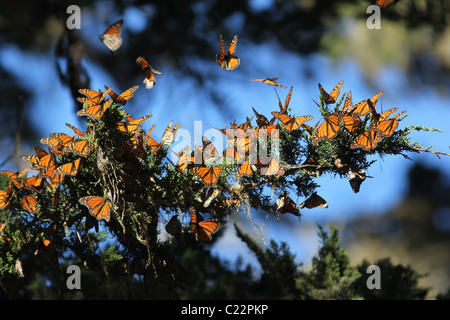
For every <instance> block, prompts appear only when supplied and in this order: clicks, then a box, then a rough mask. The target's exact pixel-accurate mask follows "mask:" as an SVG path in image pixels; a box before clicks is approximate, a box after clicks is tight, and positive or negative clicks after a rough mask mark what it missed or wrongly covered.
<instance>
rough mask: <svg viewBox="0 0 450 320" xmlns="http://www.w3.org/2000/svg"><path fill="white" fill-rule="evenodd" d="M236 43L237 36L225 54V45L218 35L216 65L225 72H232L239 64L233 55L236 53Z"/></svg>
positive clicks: (238, 60)
mask: <svg viewBox="0 0 450 320" xmlns="http://www.w3.org/2000/svg"><path fill="white" fill-rule="evenodd" d="M237 41H238V37H237V35H235V36H234V37H233V40H232V41H231V45H230V48H229V49H228V53H227V54H226V53H225V44H224V43H223V37H222V35H220V52H219V53H218V54H217V55H216V62H217V64H218V65H219V66H220V67H221V68H224V69H226V70H234V69H236V68H237V67H238V66H239V64H240V63H241V61H240V59H239V58H238V57H237V56H235V55H234V52H235V51H236V44H237Z"/></svg>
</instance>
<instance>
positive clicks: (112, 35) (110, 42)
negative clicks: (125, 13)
mask: <svg viewBox="0 0 450 320" xmlns="http://www.w3.org/2000/svg"><path fill="white" fill-rule="evenodd" d="M122 25H123V20H119V21H117V22H115V23H113V24H112V25H110V26H109V27H108V29H106V31H105V32H104V33H103V34H102V35H99V36H98V37H99V38H100V41H101V42H103V43H104V44H105V46H107V47H108V49H109V50H110V51H111V52H114V51H116V50H117V49H119V48H120V46H121V45H122V38H121V36H120V33H121V30H122Z"/></svg>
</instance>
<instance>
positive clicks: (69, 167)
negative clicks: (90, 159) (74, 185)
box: [55, 158, 81, 176]
mask: <svg viewBox="0 0 450 320" xmlns="http://www.w3.org/2000/svg"><path fill="white" fill-rule="evenodd" d="M80 162H81V158H78V159H76V160H75V161H72V162H69V163H65V164H62V165H60V166H59V167H57V168H56V169H55V173H56V174H64V175H69V176H75V175H76V174H77V173H78V168H79V167H80Z"/></svg>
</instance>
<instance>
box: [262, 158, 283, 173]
mask: <svg viewBox="0 0 450 320" xmlns="http://www.w3.org/2000/svg"><path fill="white" fill-rule="evenodd" d="M259 167H260V172H261V175H262V176H273V175H283V174H284V169H283V167H282V166H281V165H280V163H279V162H278V160H277V159H276V158H272V159H271V160H270V162H269V163H268V164H267V165H263V164H261V163H259Z"/></svg>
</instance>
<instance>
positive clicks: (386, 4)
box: [376, 0, 400, 9]
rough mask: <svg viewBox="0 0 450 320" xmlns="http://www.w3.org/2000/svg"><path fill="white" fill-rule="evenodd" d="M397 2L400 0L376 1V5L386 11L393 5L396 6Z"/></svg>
mask: <svg viewBox="0 0 450 320" xmlns="http://www.w3.org/2000/svg"><path fill="white" fill-rule="evenodd" d="M399 1H400V0H377V1H376V5H377V6H379V7H381V8H383V9H387V8H389V7H392V6H393V5H394V4H396V3H397V2H399Z"/></svg>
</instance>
